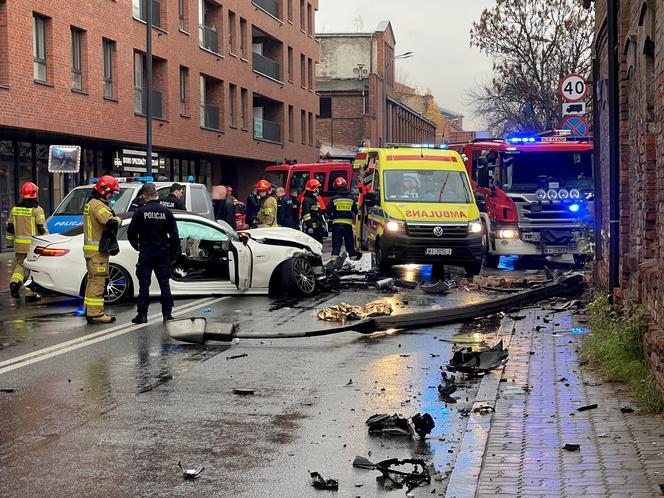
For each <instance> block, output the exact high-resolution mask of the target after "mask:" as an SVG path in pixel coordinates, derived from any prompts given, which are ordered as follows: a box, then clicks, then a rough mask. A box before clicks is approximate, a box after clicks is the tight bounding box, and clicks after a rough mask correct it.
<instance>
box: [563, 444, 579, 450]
mask: <svg viewBox="0 0 664 498" xmlns="http://www.w3.org/2000/svg"><path fill="white" fill-rule="evenodd" d="M563 449H564V450H567V451H580V450H581V445H580V444H570V443H567V444H566V445H565V446H563Z"/></svg>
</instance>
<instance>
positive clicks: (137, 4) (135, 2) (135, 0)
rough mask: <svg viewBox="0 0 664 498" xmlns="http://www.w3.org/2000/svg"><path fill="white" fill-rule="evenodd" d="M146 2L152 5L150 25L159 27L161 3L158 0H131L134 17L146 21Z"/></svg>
mask: <svg viewBox="0 0 664 498" xmlns="http://www.w3.org/2000/svg"><path fill="white" fill-rule="evenodd" d="M148 2H151V5H152V25H153V26H154V27H156V28H160V27H161V14H162V8H161V7H162V5H161V2H159V1H158V0H132V15H133V16H134V19H138V20H139V21H143V22H147V19H148V5H150V4H149V3H148Z"/></svg>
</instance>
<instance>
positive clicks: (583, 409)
mask: <svg viewBox="0 0 664 498" xmlns="http://www.w3.org/2000/svg"><path fill="white" fill-rule="evenodd" d="M595 408H597V403H593V404H592V405H585V406H580V407H579V408H577V409H576V411H577V412H585V411H588V410H594V409H595Z"/></svg>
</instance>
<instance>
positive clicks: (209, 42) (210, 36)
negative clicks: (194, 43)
mask: <svg viewBox="0 0 664 498" xmlns="http://www.w3.org/2000/svg"><path fill="white" fill-rule="evenodd" d="M198 10H199V15H200V19H201V22H200V28H199V38H200V46H201V47H202V48H204V49H205V50H209V51H210V52H214V53H218V54H220V53H221V52H222V51H223V47H220V46H219V40H221V42H222V43H223V37H221V35H222V30H221V28H222V19H223V18H222V7H221V5H219V4H218V3H216V2H210V1H208V0H199V3H198Z"/></svg>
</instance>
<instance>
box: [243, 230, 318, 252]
mask: <svg viewBox="0 0 664 498" xmlns="http://www.w3.org/2000/svg"><path fill="white" fill-rule="evenodd" d="M246 232H247V233H248V234H249V235H251V238H252V239H254V240H257V241H260V242H263V243H265V244H274V245H288V246H293V247H305V248H307V249H309V250H310V251H311V252H313V253H314V254H317V255H322V254H323V244H321V243H320V242H318V241H317V240H316V239H314V238H313V237H309V236H308V235H307V234H306V233H303V232H300V231H299V230H294V229H292V228H283V227H277V228H254V229H252V230H247V231H246Z"/></svg>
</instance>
